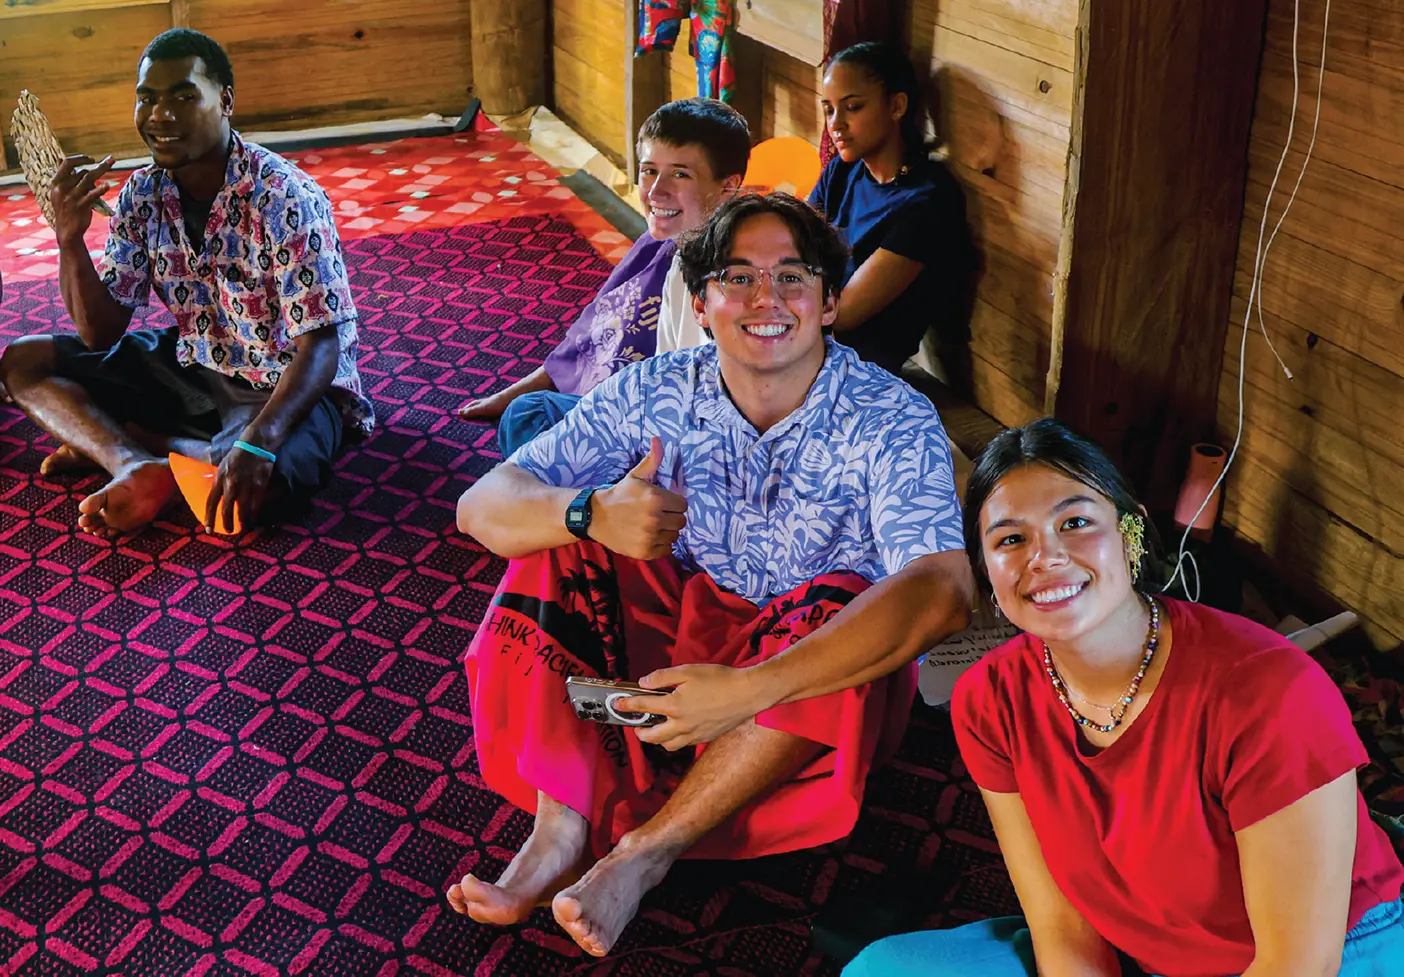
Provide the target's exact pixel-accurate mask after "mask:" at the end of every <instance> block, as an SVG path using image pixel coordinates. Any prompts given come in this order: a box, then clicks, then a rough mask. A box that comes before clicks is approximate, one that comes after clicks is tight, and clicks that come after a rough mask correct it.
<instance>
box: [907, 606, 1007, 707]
mask: <svg viewBox="0 0 1404 977" xmlns="http://www.w3.org/2000/svg"><path fill="white" fill-rule="evenodd" d="M1019 633H1020V632H1019V629H1018V628H1016V627H1015V626H1014V625H1012V624H1010V623H1009V622H1008V621H1007V620H1005V619H1004V618H1002V617H997V616H996V615H995V613H994V611H993V610H992V609H990V608H988V607H985V606H984V605H983V603H982V604H981V606H980V607H979V608H977V609H976V610H975V613H974V614H973V615H971V619H970V626H969V627H968V628H966V629H965V630H964V631H957V632H956V633H955V634H953V635H951V636H950V637H949V638H947V639H946V640H945V641H942V642H941V643H940V644H939V645H937V646H936V647H935V648H932V649H931V650H930V651H929V652H927V653H926V657H925V658H923V659H922V662H921V670H920V671H919V673H918V679H917V688H918V689H920V690H921V697H922V698H923V699H925V700H926V704H927V705H929V706H940V705H944V704H946V703H947V702H950V701H951V692H952V690H953V689H955V683H956V679H958V678H960V676H961V673H962V672H964V671H965V670H966V669H967V668H969V667H970V666H971V665H974V664H975V663H976V662H977V661H979V660H980V659H981V658H983V657H984V656H985V653H986V652H988V651H990V650H992V649H994V648H998V647H999V646H1000V645H1002V644H1004V643H1005V642H1006V641H1008V640H1009V639H1010V638H1014V637H1017V636H1018V635H1019Z"/></svg>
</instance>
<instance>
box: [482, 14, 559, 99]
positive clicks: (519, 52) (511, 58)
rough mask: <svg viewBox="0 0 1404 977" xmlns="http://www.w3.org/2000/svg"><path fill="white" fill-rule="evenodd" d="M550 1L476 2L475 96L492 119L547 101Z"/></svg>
mask: <svg viewBox="0 0 1404 977" xmlns="http://www.w3.org/2000/svg"><path fill="white" fill-rule="evenodd" d="M547 13H548V8H547V3H546V0H473V11H472V48H473V91H474V94H476V95H477V96H478V98H479V99H480V100H481V101H482V103H483V111H485V112H487V113H488V114H489V115H516V114H517V113H518V112H523V111H525V110H526V109H529V108H531V107H532V106H533V105H540V104H542V103H543V102H545V101H546V24H547Z"/></svg>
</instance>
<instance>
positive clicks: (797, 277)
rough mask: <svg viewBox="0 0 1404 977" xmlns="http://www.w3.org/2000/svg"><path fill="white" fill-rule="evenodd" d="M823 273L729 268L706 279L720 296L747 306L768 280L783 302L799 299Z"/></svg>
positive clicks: (789, 267) (806, 268)
mask: <svg viewBox="0 0 1404 977" xmlns="http://www.w3.org/2000/svg"><path fill="white" fill-rule="evenodd" d="M820 274H822V272H820V271H819V269H817V268H814V267H811V266H810V265H804V264H799V263H797V262H796V263H787V264H783V265H781V266H780V267H778V268H772V269H771V270H769V271H767V270H765V269H764V268H756V267H753V266H752V265H728V266H727V267H725V268H723V269H722V270H721V271H714V272H712V273H711V274H710V275H708V276H707V281H713V282H716V283H717V285H718V287H720V288H721V290H722V294H723V295H725V296H726V298H727V299H728V300H729V301H732V302H749V301H751V300H752V299H754V298H755V297H756V296H757V295H759V294H760V286H761V280H762V279H764V278H769V279H770V284H771V287H773V288H774V289H775V294H776V296H777V297H778V298H779V299H780V300H781V301H783V302H790V301H793V300H794V299H798V298H802V297H803V296H804V294H805V293H806V292H808V291H809V290H810V288H812V287H813V286H814V283H815V281H816V280H818V278H819V276H820Z"/></svg>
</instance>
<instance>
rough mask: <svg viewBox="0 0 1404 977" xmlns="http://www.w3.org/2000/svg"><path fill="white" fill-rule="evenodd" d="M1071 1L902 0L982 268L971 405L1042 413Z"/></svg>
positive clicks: (1003, 415)
mask: <svg viewBox="0 0 1404 977" xmlns="http://www.w3.org/2000/svg"><path fill="white" fill-rule="evenodd" d="M1076 31H1077V2H1076V0H1048V2H1040V3H1029V2H1026V0H911V3H910V23H909V30H908V38H909V43H910V46H911V48H912V55H913V58H914V59H915V60H916V62H917V63H918V64H919V65H920V64H927V65H929V66H930V72H929V73H930V78H931V85H930V88H931V90H932V92H933V93H934V103H935V104H934V106H933V107H934V109H935V115H936V123H937V128H938V135H939V136H940V138H941V140H942V141H943V142H944V143H945V144H946V147H947V150H948V152H949V154H950V162H951V165H952V167H953V168H954V170H955V173H956V175H957V176H958V177H959V178H960V180H961V182H962V183H963V184H964V185H965V187H966V198H967V201H968V206H969V214H970V219H971V223H972V226H973V228H974V230H975V234H976V239H977V240H978V241H979V242H980V244H981V247H982V250H983V253H984V261H985V272H984V276H983V278H982V279H981V282H980V288H979V292H978V296H977V301H976V306H975V314H974V320H973V322H972V332H973V334H974V339H973V342H972V344H971V348H972V352H973V354H974V357H973V360H974V369H975V396H976V401H977V403H978V406H980V407H981V408H983V409H984V410H986V411H987V412H989V413H990V414H992V415H993V416H994V417H995V418H997V419H998V420H1000V421H1003V422H1004V423H1006V424H1020V423H1023V422H1025V421H1028V420H1031V419H1032V418H1034V417H1037V416H1039V415H1041V414H1042V413H1043V394H1044V386H1045V382H1046V375H1047V371H1048V355H1049V348H1048V347H1049V343H1048V336H1049V324H1050V322H1051V319H1052V314H1053V299H1052V289H1053V272H1054V268H1055V266H1056V264H1057V261H1058V247H1059V237H1060V234H1061V229H1062V207H1063V192H1064V183H1065V180H1066V177H1067V154H1068V140H1069V134H1070V123H1071V113H1072V102H1073V39H1074V36H1075V34H1076Z"/></svg>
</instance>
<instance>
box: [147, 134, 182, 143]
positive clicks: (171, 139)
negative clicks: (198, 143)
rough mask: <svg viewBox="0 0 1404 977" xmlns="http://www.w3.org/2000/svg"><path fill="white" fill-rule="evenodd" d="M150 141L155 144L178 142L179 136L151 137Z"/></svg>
mask: <svg viewBox="0 0 1404 977" xmlns="http://www.w3.org/2000/svg"><path fill="white" fill-rule="evenodd" d="M151 141H152V142H156V143H172V142H180V136H152V137H151Z"/></svg>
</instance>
